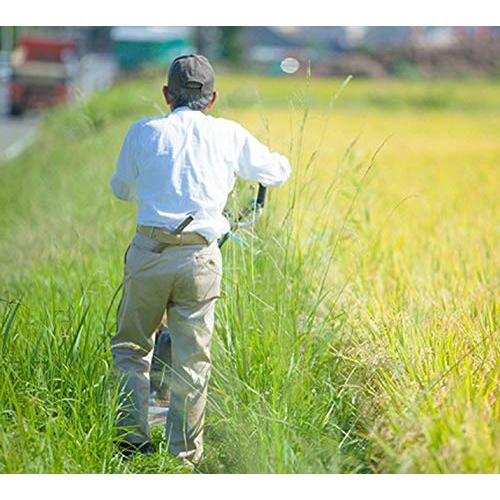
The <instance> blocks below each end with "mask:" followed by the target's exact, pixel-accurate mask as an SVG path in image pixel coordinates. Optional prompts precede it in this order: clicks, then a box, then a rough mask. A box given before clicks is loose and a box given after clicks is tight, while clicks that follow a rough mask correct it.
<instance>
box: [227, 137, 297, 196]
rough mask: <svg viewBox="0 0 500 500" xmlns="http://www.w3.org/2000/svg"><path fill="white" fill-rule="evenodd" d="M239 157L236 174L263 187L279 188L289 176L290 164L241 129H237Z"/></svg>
mask: <svg viewBox="0 0 500 500" xmlns="http://www.w3.org/2000/svg"><path fill="white" fill-rule="evenodd" d="M237 142H238V144H239V156H238V160H237V165H236V167H235V171H236V174H237V175H239V176H240V177H241V178H243V179H245V180H248V181H258V182H259V183H261V184H262V185H263V186H268V187H279V186H281V185H282V184H283V183H285V182H286V180H287V179H288V177H289V176H290V171H291V167H290V163H289V161H288V159H287V158H285V157H284V156H283V155H280V154H279V153H273V152H271V151H270V150H269V148H268V147H267V146H265V145H264V144H262V143H261V142H259V141H258V140H257V139H256V138H255V137H254V136H253V135H252V134H250V133H249V132H248V131H246V130H245V129H244V128H243V127H241V128H240V127H238V140H237Z"/></svg>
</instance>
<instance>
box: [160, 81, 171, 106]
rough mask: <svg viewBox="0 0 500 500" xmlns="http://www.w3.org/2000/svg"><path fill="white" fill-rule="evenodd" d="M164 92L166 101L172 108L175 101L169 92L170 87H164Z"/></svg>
mask: <svg viewBox="0 0 500 500" xmlns="http://www.w3.org/2000/svg"><path fill="white" fill-rule="evenodd" d="M162 91H163V97H164V98H165V101H166V102H167V104H168V105H169V106H170V105H171V104H172V101H173V99H172V96H171V95H170V93H169V91H168V85H163V88H162Z"/></svg>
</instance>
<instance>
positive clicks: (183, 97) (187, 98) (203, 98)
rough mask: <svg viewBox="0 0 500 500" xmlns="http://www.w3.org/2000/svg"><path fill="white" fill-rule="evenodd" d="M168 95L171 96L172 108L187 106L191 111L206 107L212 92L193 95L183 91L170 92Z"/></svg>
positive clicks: (202, 109)
mask: <svg viewBox="0 0 500 500" xmlns="http://www.w3.org/2000/svg"><path fill="white" fill-rule="evenodd" d="M170 95H171V97H172V107H173V108H174V109H175V108H180V107H182V106H187V107H188V108H189V109H192V110H193V111H204V110H205V109H207V107H208V105H209V104H210V101H211V100H212V96H213V94H211V95H193V94H189V93H187V92H183V91H179V92H175V93H172V92H170Z"/></svg>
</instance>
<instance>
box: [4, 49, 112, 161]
mask: <svg viewBox="0 0 500 500" xmlns="http://www.w3.org/2000/svg"><path fill="white" fill-rule="evenodd" d="M115 74H116V64H115V62H114V60H113V58H112V57H111V56H109V55H105V54H87V55H85V56H84V57H83V58H82V61H81V65H80V71H79V77H78V79H77V81H76V85H75V87H76V94H77V96H78V98H80V99H85V98H87V97H88V96H90V95H91V94H92V93H93V92H95V91H96V90H99V89H102V88H105V87H108V86H109V85H111V84H112V83H113V78H114V76H115ZM7 78H8V70H7V68H6V66H5V64H3V66H2V61H1V60H0V163H2V162H3V161H5V160H8V159H10V158H14V157H15V156H17V155H18V154H19V153H21V152H22V151H23V150H24V149H25V148H26V147H27V146H29V144H30V143H31V142H32V141H33V140H34V139H35V137H36V131H37V127H38V124H39V123H40V119H41V118H42V116H43V113H42V112H39V111H34V112H29V113H26V114H25V115H23V116H21V117H11V116H9V115H8V99H7Z"/></svg>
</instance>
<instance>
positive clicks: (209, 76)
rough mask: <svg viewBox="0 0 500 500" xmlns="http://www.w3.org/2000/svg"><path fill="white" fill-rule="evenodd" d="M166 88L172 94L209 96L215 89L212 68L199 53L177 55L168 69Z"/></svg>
mask: <svg viewBox="0 0 500 500" xmlns="http://www.w3.org/2000/svg"><path fill="white" fill-rule="evenodd" d="M168 88H169V90H170V93H171V94H172V95H178V94H188V95H191V96H200V97H201V96H203V97H211V96H212V94H213V92H214V90H215V75H214V69H213V68H212V66H211V64H210V63H209V62H208V59H207V58H206V57H205V56H202V55H199V54H189V55H185V56H180V57H177V58H176V59H174V61H173V62H172V64H171V65H170V69H169V70H168Z"/></svg>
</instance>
